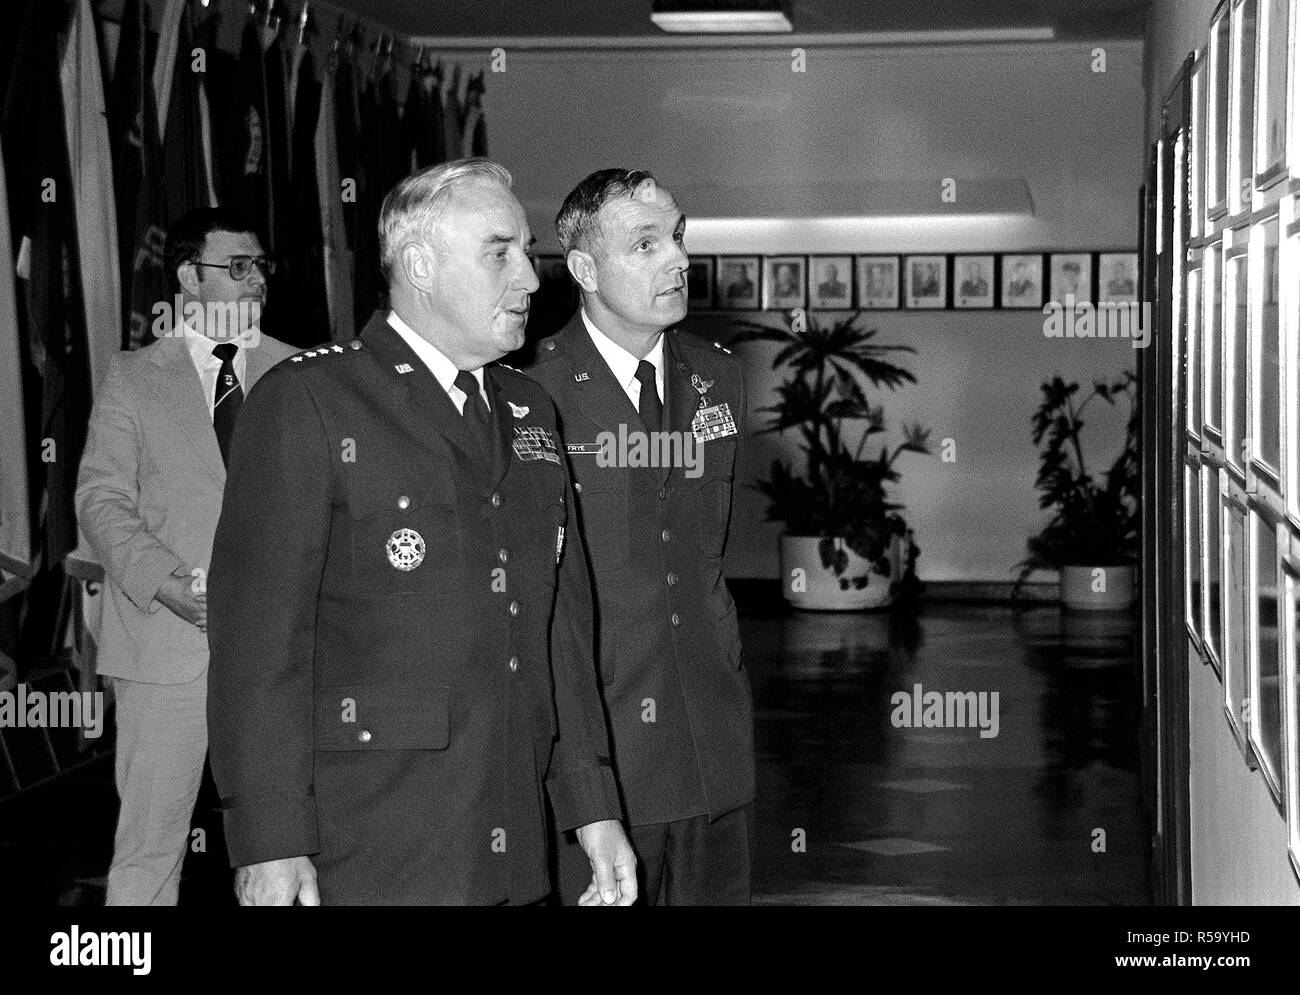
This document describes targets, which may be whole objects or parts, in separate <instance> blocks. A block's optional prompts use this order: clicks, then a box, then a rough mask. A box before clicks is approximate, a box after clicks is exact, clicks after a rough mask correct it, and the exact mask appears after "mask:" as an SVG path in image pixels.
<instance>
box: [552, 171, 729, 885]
mask: <svg viewBox="0 0 1300 995" xmlns="http://www.w3.org/2000/svg"><path fill="white" fill-rule="evenodd" d="M685 224H686V221H685V217H684V216H683V214H682V212H681V211H680V210H679V209H678V207H677V205H676V203H675V202H674V201H673V198H672V197H671V195H670V194H669V193H668V192H667V191H666V190H665V189H663V188H662V187H660V186H658V184H657V183H656V182H655V180H654V178H653V177H651V176H650V174H648V173H645V172H642V171H628V170H623V169H608V170H602V171H600V172H598V173H594V174H592V175H591V176H589V177H587V178H586V179H585V180H583V181H582V183H580V184H579V185H578V186H577V188H576V189H574V191H573V192H572V193H571V194H569V196H568V198H567V199H566V200H565V202H564V206H563V208H562V209H561V210H560V213H559V216H558V217H557V218H556V228H557V231H558V234H559V238H560V243H561V245H562V246H563V248H564V250H565V253H566V257H567V263H568V268H569V273H570V274H571V275H572V277H573V279H574V280H575V281H576V282H577V284H578V286H579V288H580V290H581V294H582V308H581V309H580V311H579V312H578V313H577V314H576V315H575V316H574V318H573V320H572V321H570V322H569V324H568V325H567V326H566V327H565V328H564V329H562V330H561V331H560V332H558V333H557V334H556V335H554V336H553V337H551V338H547V339H544V340H542V341H541V342H540V343H539V348H538V351H537V362H536V364H535V365H534V366H533V367H532V368H530V370H529V374H530V375H531V376H533V377H534V378H535V379H537V380H538V381H539V382H540V383H542V384H543V385H544V386H545V387H546V388H547V390H548V391H549V392H550V394H551V396H552V397H553V398H554V399H555V403H556V406H557V407H558V408H559V412H560V431H561V434H562V435H563V437H564V441H565V445H566V450H567V453H568V459H569V467H570V471H571V472H572V474H573V478H574V481H575V483H574V487H575V489H576V491H577V500H578V510H579V521H580V525H581V527H582V529H583V536H584V541H585V544H586V550H587V554H588V558H589V560H590V563H591V566H592V576H593V580H594V583H595V588H596V601H597V632H598V640H597V644H598V647H599V650H598V665H599V669H600V675H601V681H602V685H603V691H604V698H605V705H606V710H607V715H608V719H609V725H610V733H611V736H612V738H613V743H614V766H615V768H616V770H617V772H618V778H619V783H620V787H621V789H622V794H623V801H624V804H625V806H626V809H627V815H628V822H629V825H630V831H631V835H632V843H633V846H634V848H635V849H636V852H637V858H638V861H639V867H640V869H641V871H642V873H643V880H642V885H641V894H642V897H643V899H644V901H646V902H648V903H651V904H668V905H674V904H702V903H708V904H721V903H745V902H748V901H749V898H750V884H749V868H750V810H751V808H752V805H751V802H752V800H753V797H754V758H753V730H752V726H753V722H752V706H751V701H750V689H749V681H748V677H747V675H746V673H745V671H744V668H743V665H742V661H741V647H740V637H739V633H738V631H737V626H736V606H735V604H734V603H733V602H732V600H731V597H730V595H729V594H728V592H727V587H726V584H725V583H724V582H723V578H722V555H723V550H724V546H725V543H726V537H727V525H728V520H729V518H730V513H731V490H732V484H733V481H734V478H735V473H736V467H737V465H738V460H737V447H738V446H739V444H740V442H741V440H742V438H743V435H744V416H745V403H746V402H745V387H744V380H743V377H742V373H741V368H740V364H739V362H738V361H737V360H736V359H735V358H734V357H733V356H731V355H730V354H729V353H728V352H727V351H726V350H725V349H721V348H719V347H718V346H716V345H713V344H709V343H706V342H703V341H700V340H697V339H696V338H694V337H693V336H691V335H689V334H687V333H684V332H681V331H678V330H676V329H675V328H673V327H672V326H673V325H675V324H676V323H677V322H679V321H680V320H681V319H682V318H684V317H685V315H686V270H687V263H688V260H687V255H686V249H685V245H684V230H685ZM640 433H644V434H645V435H646V437H647V438H648V439H649V442H650V444H649V446H648V448H647V449H644V450H643V451H642V452H641V453H640V454H638V452H637V447H636V445H635V444H628V445H626V446H625V445H624V444H623V442H621V441H620V440H621V439H629V440H634V439H635V437H636V436H637V435H638V434H640ZM656 434H657V435H656ZM656 439H657V442H658V445H656V444H655V442H656ZM691 447H693V448H691ZM650 453H653V454H655V455H648V454H650ZM673 454H676V458H674V459H668V460H665V459H663V458H662V457H663V456H665V455H673ZM688 455H689V457H690V458H688ZM656 457H658V458H656ZM674 462H676V463H677V464H678V465H664V464H665V463H667V464H672V463H674ZM656 463H657V464H658V465H647V464H656ZM561 828H562V827H561ZM585 876H586V875H585V872H584V871H583V860H582V854H581V851H580V850H578V849H577V847H575V846H573V845H569V846H565V847H562V848H561V851H560V860H559V878H560V887H561V894H562V896H567V895H569V894H572V892H573V890H574V889H575V888H576V887H577V886H578V883H579V882H581V881H582V880H583V878H584V877H585Z"/></svg>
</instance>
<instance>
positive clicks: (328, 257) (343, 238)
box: [315, 53, 356, 342]
mask: <svg viewBox="0 0 1300 995" xmlns="http://www.w3.org/2000/svg"><path fill="white" fill-rule="evenodd" d="M336 55H337V53H336ZM332 61H333V63H334V68H332V69H331V70H330V71H329V72H328V73H327V74H326V76H325V94H324V99H322V100H321V102H320V120H319V121H317V123H316V135H315V152H316V183H317V189H318V199H319V202H320V219H319V223H320V227H321V236H322V238H321V241H322V252H323V255H324V270H325V300H326V304H327V308H328V317H327V320H328V323H329V337H330V338H331V339H332V340H333V341H335V342H346V341H347V340H349V339H351V338H352V337H353V336H354V335H355V334H356V321H355V320H354V318H353V312H352V249H351V248H350V247H349V246H348V233H347V225H346V223H345V222H344V218H343V197H342V190H343V184H342V180H341V178H340V176H339V155H338V149H337V147H336V145H335V138H336V136H337V135H338V132H339V129H338V127H337V124H336V121H335V112H336V107H337V101H336V99H335V98H336V95H337V93H338V87H339V82H338V78H337V74H338V72H339V67H340V64H341V61H342V60H340V59H334V60H332Z"/></svg>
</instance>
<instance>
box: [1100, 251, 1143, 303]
mask: <svg viewBox="0 0 1300 995" xmlns="http://www.w3.org/2000/svg"><path fill="white" fill-rule="evenodd" d="M1137 299H1138V254H1137V253H1136V252H1099V253H1098V254H1097V301H1098V303H1104V304H1132V303H1134V302H1135V301H1136V300H1137Z"/></svg>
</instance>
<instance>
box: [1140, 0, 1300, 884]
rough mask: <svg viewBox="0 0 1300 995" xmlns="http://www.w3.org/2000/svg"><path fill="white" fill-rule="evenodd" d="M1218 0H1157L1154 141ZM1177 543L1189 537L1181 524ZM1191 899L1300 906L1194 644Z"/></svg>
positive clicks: (1276, 832)
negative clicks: (1166, 101)
mask: <svg viewBox="0 0 1300 995" xmlns="http://www.w3.org/2000/svg"><path fill="white" fill-rule="evenodd" d="M1216 6H1217V3H1216V2H1215V0H1153V3H1152V4H1151V8H1150V11H1149V13H1148V15H1147V53H1148V59H1147V62H1148V80H1147V87H1148V90H1147V125H1146V131H1147V136H1148V139H1153V138H1154V137H1155V135H1156V134H1157V133H1158V131H1159V122H1160V107H1161V105H1162V104H1163V101H1164V97H1165V95H1166V94H1167V93H1168V91H1169V88H1170V87H1171V86H1172V85H1173V82H1174V79H1175V78H1176V76H1177V73H1178V71H1179V68H1180V67H1181V65H1182V62H1183V60H1184V58H1186V56H1187V54H1188V53H1189V52H1191V51H1194V50H1196V49H1197V48H1199V47H1201V46H1203V45H1205V43H1206V40H1207V38H1208V34H1209V24H1210V16H1211V14H1213V12H1214V9H1215V7H1216ZM1175 535H1176V536H1177V537H1178V541H1179V542H1181V541H1182V538H1183V529H1182V527H1181V525H1178V526H1176V528H1175ZM1187 654H1188V661H1189V662H1188V668H1189V673H1188V679H1189V682H1190V687H1189V696H1190V716H1189V723H1190V729H1191V742H1190V744H1189V750H1190V759H1189V763H1190V769H1189V774H1190V780H1191V788H1190V790H1191V820H1192V826H1191V836H1192V900H1193V902H1194V903H1195V904H1197V905H1231V904H1269V905H1300V882H1297V880H1296V875H1295V874H1294V872H1293V871H1292V870H1291V866H1290V863H1289V861H1288V859H1287V853H1286V820H1285V818H1284V817H1283V815H1282V813H1281V812H1279V811H1278V808H1277V806H1276V805H1275V804H1274V802H1273V796H1272V795H1271V793H1270V792H1269V790H1268V787H1267V785H1266V784H1265V783H1264V779H1263V776H1262V775H1260V774H1258V773H1252V772H1251V771H1250V770H1248V769H1247V767H1246V763H1245V761H1244V760H1243V758H1242V755H1241V752H1240V750H1239V749H1238V748H1237V743H1236V740H1235V739H1234V737H1233V734H1232V732H1231V730H1230V729H1229V728H1228V724H1227V720H1226V719H1225V718H1224V715H1223V686H1222V684H1220V682H1219V679H1218V677H1216V676H1215V673H1214V671H1213V670H1212V669H1211V668H1210V667H1207V666H1205V665H1203V664H1202V663H1201V662H1200V658H1199V657H1198V656H1197V653H1196V650H1195V648H1194V647H1193V646H1192V645H1191V644H1190V643H1189V644H1188V647H1187Z"/></svg>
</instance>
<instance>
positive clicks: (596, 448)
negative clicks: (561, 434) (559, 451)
mask: <svg viewBox="0 0 1300 995" xmlns="http://www.w3.org/2000/svg"><path fill="white" fill-rule="evenodd" d="M600 450H601V445H600V443H599V442H566V443H565V444H564V451H565V452H566V453H568V454H569V455H570V456H597V455H599V454H600Z"/></svg>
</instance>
